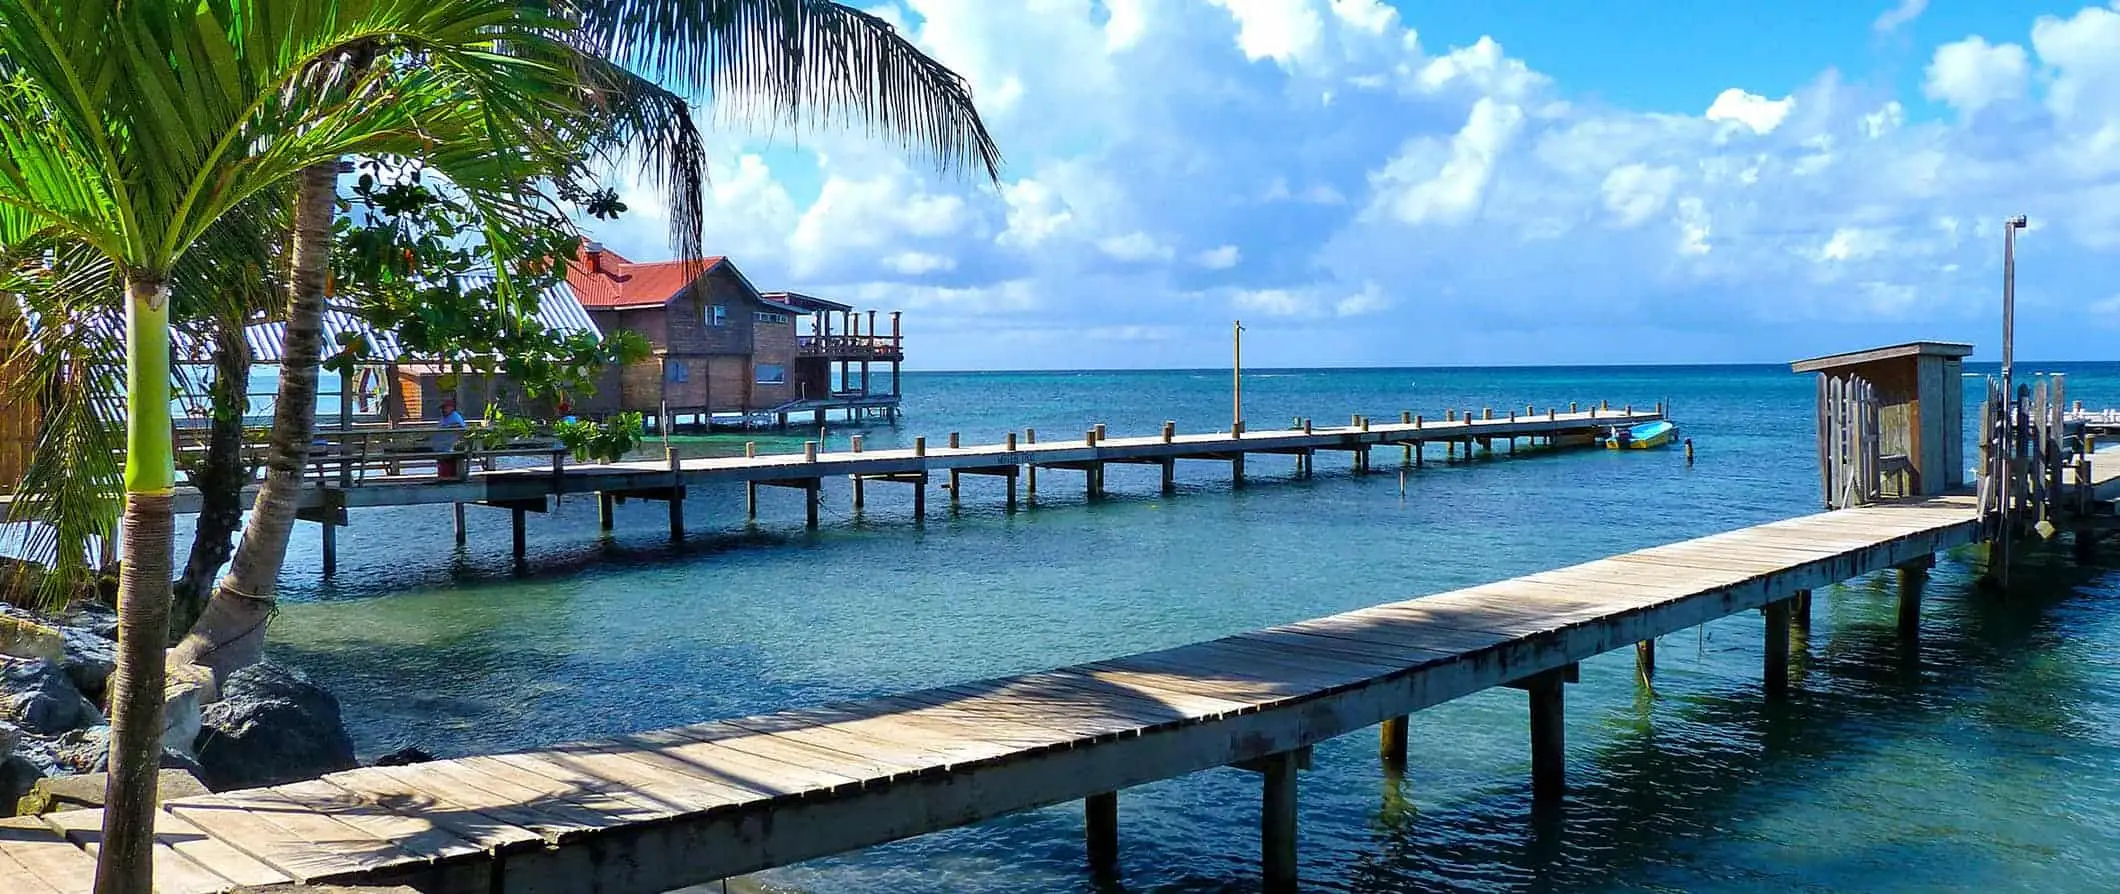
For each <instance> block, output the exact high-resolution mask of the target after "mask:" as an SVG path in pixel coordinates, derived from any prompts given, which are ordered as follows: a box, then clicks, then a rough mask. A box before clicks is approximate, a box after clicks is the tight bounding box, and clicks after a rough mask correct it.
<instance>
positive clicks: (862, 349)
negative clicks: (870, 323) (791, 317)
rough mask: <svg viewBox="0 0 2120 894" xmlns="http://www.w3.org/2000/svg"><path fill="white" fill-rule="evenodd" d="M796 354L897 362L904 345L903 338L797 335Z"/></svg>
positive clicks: (901, 354)
mask: <svg viewBox="0 0 2120 894" xmlns="http://www.w3.org/2000/svg"><path fill="white" fill-rule="evenodd" d="M795 353H796V355H797V356H801V357H828V358H831V359H834V360H839V359H849V360H860V359H863V358H867V359H870V360H898V359H903V358H904V357H905V344H904V338H903V337H902V336H892V335H798V336H796V337H795Z"/></svg>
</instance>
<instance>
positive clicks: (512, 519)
mask: <svg viewBox="0 0 2120 894" xmlns="http://www.w3.org/2000/svg"><path fill="white" fill-rule="evenodd" d="M527 514H528V513H525V512H524V511H523V510H521V509H510V510H508V516H509V518H508V526H509V534H510V535H511V536H512V538H513V546H514V553H515V561H517V562H521V561H522V560H523V558H524V557H525V556H526V555H527V554H528V552H529V551H528V550H527V549H526V548H525V547H526V546H527V543H526V541H527V540H528V538H527V537H526V536H525V535H526V532H525V531H524V530H523V521H524V519H523V516H525V515H527ZM326 530H329V528H328V527H327V528H326Z"/></svg>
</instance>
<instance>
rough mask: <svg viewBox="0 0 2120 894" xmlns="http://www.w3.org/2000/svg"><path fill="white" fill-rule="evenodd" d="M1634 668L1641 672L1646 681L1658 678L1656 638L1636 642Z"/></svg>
mask: <svg viewBox="0 0 2120 894" xmlns="http://www.w3.org/2000/svg"><path fill="white" fill-rule="evenodd" d="M1634 669H1635V671H1637V672H1638V673H1640V674H1641V679H1642V682H1644V683H1647V682H1649V681H1651V680H1654V679H1656V640H1653V639H1645V640H1642V641H1641V642H1638V643H1635V644H1634Z"/></svg>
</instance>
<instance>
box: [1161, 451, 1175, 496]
mask: <svg viewBox="0 0 2120 894" xmlns="http://www.w3.org/2000/svg"><path fill="white" fill-rule="evenodd" d="M1177 489H1178V458H1177V457H1175V456H1166V457H1164V458H1163V492H1164V493H1166V494H1167V493H1170V492H1172V491H1175V490H1177Z"/></svg>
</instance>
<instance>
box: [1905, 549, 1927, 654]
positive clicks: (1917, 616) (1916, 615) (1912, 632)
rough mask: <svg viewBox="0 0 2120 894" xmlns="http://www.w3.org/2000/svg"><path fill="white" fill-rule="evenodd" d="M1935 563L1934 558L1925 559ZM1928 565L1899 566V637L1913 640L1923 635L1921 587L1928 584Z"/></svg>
mask: <svg viewBox="0 0 2120 894" xmlns="http://www.w3.org/2000/svg"><path fill="white" fill-rule="evenodd" d="M1925 558H1926V559H1927V561H1928V562H1930V563H1933V562H1934V561H1935V558H1934V557H1933V556H1930V557H1925ZM1928 579H1929V570H1928V565H1927V564H1916V563H1913V562H1909V563H1907V564H1905V565H1901V566H1899V635H1900V636H1904V637H1907V638H1908V639H1912V638H1914V637H1917V636H1920V635H1921V585H1922V584H1924V583H1926V582H1928Z"/></svg>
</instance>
